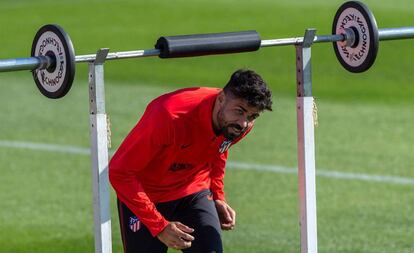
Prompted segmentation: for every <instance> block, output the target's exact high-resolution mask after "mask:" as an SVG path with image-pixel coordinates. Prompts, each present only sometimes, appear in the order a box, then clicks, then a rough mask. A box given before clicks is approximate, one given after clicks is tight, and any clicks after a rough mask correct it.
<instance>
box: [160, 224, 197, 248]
mask: <svg viewBox="0 0 414 253" xmlns="http://www.w3.org/2000/svg"><path fill="white" fill-rule="evenodd" d="M192 232H194V229H192V228H189V227H187V226H186V225H184V224H182V223H180V222H175V221H173V222H170V223H169V224H168V225H167V226H166V227H165V228H164V230H163V231H161V233H159V234H158V235H157V237H158V239H159V240H160V241H161V242H163V243H164V244H165V245H167V247H169V248H173V249H176V250H181V249H186V248H189V247H191V241H193V240H194V237H193V236H191V235H190V234H188V233H192Z"/></svg>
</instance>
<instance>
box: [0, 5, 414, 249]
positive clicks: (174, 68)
mask: <svg viewBox="0 0 414 253" xmlns="http://www.w3.org/2000/svg"><path fill="white" fill-rule="evenodd" d="M341 2H342V1H321V0H312V1H286V0H283V1H271V0H261V1H255V2H254V3H253V2H251V1H247V0H244V1H235V0H231V1H218V0H214V1H205V0H196V1H191V2H190V1H184V0H178V1H109V0H105V1H97V0H91V1H80V0H74V1H51V0H49V1H46V0H41V1H22V0H20V1H17V0H14V1H3V2H2V4H1V8H2V15H1V16H0V21H1V22H2V24H4V25H3V26H2V28H1V29H0V38H1V39H0V46H1V48H2V50H1V51H0V58H8V57H19V56H22V57H24V56H27V55H28V52H29V51H30V46H31V42H32V38H33V37H34V34H35V31H36V30H37V29H38V28H39V27H40V26H41V25H43V24H45V23H59V24H61V25H62V26H63V27H64V28H65V29H66V30H67V32H68V33H69V34H70V36H71V38H72V40H73V42H74V45H75V50H76V51H77V54H88V53H92V52H94V51H96V50H97V49H98V48H100V47H110V48H111V50H112V51H125V50H134V49H138V48H141V49H142V48H152V47H153V44H154V43H155V41H156V39H157V38H158V37H159V36H161V35H172V34H187V33H204V32H219V31H236V30H246V29H256V30H258V31H259V32H260V34H261V36H262V38H264V39H268V38H277V37H290V36H299V35H301V34H302V33H303V31H304V29H305V28H307V27H316V28H318V32H319V33H320V34H327V33H329V30H330V26H331V22H332V21H331V20H332V17H333V15H334V12H335V11H336V9H337V7H338V5H339V4H340V3H341ZM367 3H368V4H369V6H370V7H371V8H372V10H373V11H374V14H375V15H376V18H377V21H378V24H379V25H380V26H382V27H395V26H408V25H414V15H413V7H414V2H412V1H408V0H396V1H392V2H390V1H373V0H371V1H367ZM412 53H413V44H412V41H410V40H406V41H394V42H384V43H383V44H381V46H380V51H379V56H378V59H377V62H376V63H375V65H374V67H373V68H372V69H370V70H369V71H368V72H366V73H363V74H359V75H355V74H350V73H348V72H346V71H345V70H343V69H342V68H341V67H340V66H339V64H338V63H337V60H336V59H335V57H334V54H333V50H332V47H331V45H315V46H314V47H313V59H312V60H313V63H314V64H313V66H312V67H313V89H314V95H315V97H316V101H317V104H318V109H319V110H318V113H319V127H318V128H316V130H315V133H316V159H317V160H316V162H317V168H318V169H323V170H335V171H342V172H353V173H366V174H380V175H391V176H401V177H409V178H414V170H413V164H414V157H413V155H412V148H413V143H414V133H413V132H412V125H413V123H414V120H413V117H412V115H413V111H414V104H413V103H412V97H413V95H414V86H413V85H412V83H413V81H414V75H413V72H412V64H411V61H412ZM239 67H249V68H253V69H255V70H257V71H258V72H259V73H261V74H262V75H263V76H264V77H265V79H266V80H267V81H268V82H269V84H270V85H271V87H272V90H273V92H274V94H275V111H274V112H272V113H265V114H264V115H263V116H262V117H261V118H260V119H259V120H258V121H257V124H256V126H255V129H254V131H253V132H252V133H251V134H250V135H249V136H248V137H247V138H246V139H245V140H243V141H242V142H241V143H240V144H238V145H236V146H235V147H233V148H232V150H231V155H230V159H231V160H233V161H242V162H249V163H258V164H275V165H281V166H287V167H295V166H296V164H297V158H296V145H297V144H296V111H295V71H294V69H295V66H294V49H293V48H292V47H288V48H270V49H263V50H260V51H258V52H255V53H248V54H238V55H222V56H212V57H200V58H187V59H174V60H159V59H156V58H146V59H140V60H125V61H116V62H108V63H106V64H105V73H106V77H105V80H106V92H107V111H108V113H109V115H110V117H111V123H112V133H113V135H112V142H113V147H114V148H116V147H117V146H118V145H119V144H120V142H121V141H122V139H123V138H124V137H125V135H126V134H127V133H128V132H129V130H130V129H131V128H132V127H133V126H134V124H135V123H136V121H137V120H138V118H139V117H140V115H141V113H142V112H143V109H144V108H145V105H146V104H147V103H148V102H149V101H150V100H151V99H152V98H153V97H156V96H158V95H160V94H162V93H164V92H167V91H170V90H174V89H176V88H177V87H185V86H195V85H211V86H222V84H223V83H225V82H226V81H227V78H228V75H229V74H230V73H231V72H232V71H234V70H235V69H236V68H239ZM86 71H87V66H86V65H85V64H78V65H77V76H76V81H75V83H74V85H73V88H72V90H71V91H70V93H69V94H68V95H67V96H66V97H64V98H63V99H60V100H57V101H55V100H48V99H46V98H44V97H43V96H42V95H40V93H39V92H38V91H37V88H36V87H35V85H34V83H33V81H32V80H31V79H30V74H29V73H28V72H15V73H1V75H0V108H1V109H0V117H1V121H0V122H1V123H0V140H14V141H28V142H39V143H51V144H58V145H73V146H80V147H88V145H89V134H88V131H89V130H88V124H89V122H88V121H89V116H88V97H87V93H88V92H87V78H86V77H87V72H86ZM0 171H1V176H0V203H1V209H0V252H16V253H18V252H39V253H40V252H42V253H43V252H92V251H93V227H92V226H93V217H92V202H91V199H92V193H91V192H92V186H91V172H90V159H89V157H88V156H82V155H73V154H62V153H51V152H42V151H34V150H24V149H10V148H4V147H0ZM413 190H414V189H413V185H396V184H387V183H375V182H366V181H355V180H339V179H331V178H322V177H318V178H317V198H318V236H319V241H318V245H319V252H326V253H328V252H344V253H345V252H346V253H348V252H352V253H355V252H384V253H385V252H387V253H388V252H398V253H409V252H413V251H414V245H413V243H412V235H413V234H414V227H413V226H412V224H414V219H413V216H412V213H413V211H414V206H413V204H412V203H414V191H413ZM226 193H227V196H228V200H229V202H230V203H231V205H232V206H233V207H234V208H235V209H236V210H237V212H238V224H237V228H236V230H234V231H232V232H228V233H224V237H223V239H224V245H225V252H237V253H238V252H280V253H282V252H283V253H289V252H299V251H300V248H299V247H300V245H299V242H300V240H299V226H298V215H299V214H298V200H297V196H298V193H297V177H296V176H295V175H289V174H276V173H271V172H259V171H242V170H229V171H228V173H227V176H226ZM112 200H114V194H113V192H112ZM112 218H113V219H112V224H113V226H112V227H113V243H114V252H121V251H122V247H121V242H120V238H119V227H118V218H117V212H116V208H115V205H114V201H112Z"/></svg>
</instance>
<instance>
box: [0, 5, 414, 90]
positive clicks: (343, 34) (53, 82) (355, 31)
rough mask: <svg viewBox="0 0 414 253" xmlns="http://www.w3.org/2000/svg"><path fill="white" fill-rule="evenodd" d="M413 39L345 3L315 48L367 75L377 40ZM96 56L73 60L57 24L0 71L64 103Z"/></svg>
mask: <svg viewBox="0 0 414 253" xmlns="http://www.w3.org/2000/svg"><path fill="white" fill-rule="evenodd" d="M406 38H414V27H399V28H385V29H378V27H377V22H376V20H375V17H374V15H373V14H372V12H371V11H370V10H369V8H368V7H367V6H366V5H365V4H363V3H361V2H358V1H349V2H345V3H344V4H342V5H341V6H340V7H339V9H338V10H337V12H336V14H335V16H334V20H333V23H332V35H320V36H315V38H314V40H313V43H323V42H332V43H333V48H334V51H335V54H336V57H337V58H338V61H339V62H340V63H341V65H342V66H343V67H344V68H345V69H346V70H348V71H350V72H354V73H359V72H364V71H366V70H368V69H369V68H370V67H371V66H372V65H373V64H374V62H375V59H376V56H377V52H378V47H379V41H382V40H395V39H406ZM303 40H304V38H303V37H294V38H283V39H272V40H261V39H260V36H259V34H258V33H257V32H256V31H253V30H250V31H239V32H226V33H211V34H192V35H178V36H163V37H160V38H159V39H158V40H157V42H156V44H155V48H154V49H147V50H137V51H125V52H114V53H109V54H108V55H107V57H106V60H116V59H124V58H137V57H148V56H159V57H160V58H178V57H194V56H203V55H213V54H229V53H239V52H249V51H256V50H258V49H259V48H261V47H270V46H284V45H300V44H301V43H302V42H303ZM95 58H96V55H95V54H89V55H79V56H75V52H74V48H73V44H72V41H71V39H70V37H69V35H68V34H67V33H66V32H65V31H64V30H63V28H62V27H60V26H59V25H51V24H49V25H45V26H43V27H41V28H40V29H39V30H38V31H37V33H36V35H35V37H34V40H33V44H32V50H31V57H29V58H13V59H2V60H0V72H6V71H17V70H31V71H32V72H33V78H34V81H35V83H36V85H37V87H38V88H39V90H40V92H41V93H42V94H43V95H45V96H46V97H48V98H61V97H63V96H65V95H66V94H67V93H68V91H69V90H70V88H71V86H72V83H73V79H74V76H75V63H77V62H93V61H94V60H95Z"/></svg>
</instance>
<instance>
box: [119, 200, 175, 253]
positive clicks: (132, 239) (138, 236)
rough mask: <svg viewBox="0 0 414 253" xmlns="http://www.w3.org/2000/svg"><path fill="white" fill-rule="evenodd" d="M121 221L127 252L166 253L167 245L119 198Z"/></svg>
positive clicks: (123, 241) (123, 240)
mask: <svg viewBox="0 0 414 253" xmlns="http://www.w3.org/2000/svg"><path fill="white" fill-rule="evenodd" d="M118 214H119V223H120V226H121V236H122V243H123V245H124V252H125V253H166V252H167V246H165V244H163V243H162V242H161V241H160V240H158V238H157V237H153V236H152V235H151V233H150V232H149V230H148V229H147V228H146V226H145V225H144V224H142V222H141V221H140V220H139V217H137V216H136V215H135V214H133V213H132V212H131V210H129V209H128V207H127V206H126V205H125V204H123V203H122V202H121V201H120V200H119V199H118Z"/></svg>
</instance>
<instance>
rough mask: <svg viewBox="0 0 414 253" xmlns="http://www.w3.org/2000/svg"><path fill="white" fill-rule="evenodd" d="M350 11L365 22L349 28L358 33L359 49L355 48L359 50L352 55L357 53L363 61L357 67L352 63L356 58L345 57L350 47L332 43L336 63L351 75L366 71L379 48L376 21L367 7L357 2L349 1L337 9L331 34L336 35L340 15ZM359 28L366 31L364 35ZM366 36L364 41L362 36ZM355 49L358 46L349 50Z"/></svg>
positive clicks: (372, 62) (373, 60)
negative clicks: (359, 15)
mask: <svg viewBox="0 0 414 253" xmlns="http://www.w3.org/2000/svg"><path fill="white" fill-rule="evenodd" d="M352 9H356V10H357V12H358V13H359V14H361V15H362V16H363V18H364V19H365V21H366V23H362V22H361V23H360V24H358V25H356V27H351V28H353V30H354V31H358V32H360V33H357V34H356V37H357V38H358V40H359V41H358V44H359V46H360V47H359V48H357V49H359V51H357V52H353V53H357V56H359V55H361V58H362V59H363V61H362V62H360V63H358V64H357V65H356V64H354V63H355V61H353V59H356V56H354V57H353V56H352V54H351V55H347V54H348V53H349V52H347V49H349V48H350V47H345V48H342V47H340V46H339V44H338V43H340V42H333V47H334V51H335V54H336V57H337V59H338V61H339V62H340V63H341V65H342V66H343V67H344V68H345V69H346V70H348V71H350V72H353V73H360V72H364V71H366V70H368V69H369V68H370V67H371V66H372V65H373V64H374V62H375V59H376V57H377V53H378V47H379V35H378V26H377V21H376V20H375V17H374V14H373V13H372V12H371V11H370V9H369V8H368V6H366V5H365V4H364V3H362V2H359V1H349V2H345V3H344V4H342V5H341V6H340V7H339V9H338V11H337V12H336V14H335V17H334V20H333V23H332V34H337V25H338V24H340V22H341V20H339V19H340V17H341V15H342V14H343V13H345V12H346V11H348V10H352ZM358 13H351V12H350V15H355V14H358ZM355 17H356V15H355ZM348 18H350V19H352V17H348ZM354 21H355V20H352V21H348V20H343V22H350V23H351V22H354ZM355 22H357V21H355ZM357 23H358V22H357ZM345 26H346V25H345ZM361 27H364V29H367V31H366V33H365V34H364V33H362V31H361ZM367 34H368V35H369V40H368V41H364V40H363V35H367ZM363 43H367V44H366V45H367V46H366V47H363V46H362V47H361V45H363ZM356 47H358V45H355V47H351V48H356ZM351 51H353V49H351ZM341 53H342V54H341ZM348 56H350V57H348Z"/></svg>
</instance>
